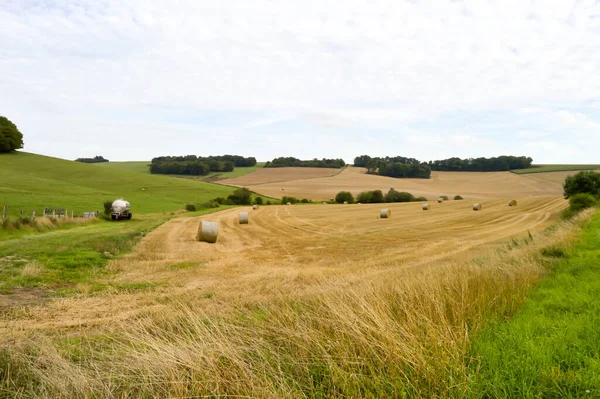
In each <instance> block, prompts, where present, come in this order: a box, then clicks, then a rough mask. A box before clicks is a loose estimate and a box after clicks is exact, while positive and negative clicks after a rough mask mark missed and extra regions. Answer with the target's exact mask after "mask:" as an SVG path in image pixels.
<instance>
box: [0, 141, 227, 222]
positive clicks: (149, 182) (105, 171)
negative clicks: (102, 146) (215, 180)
mask: <svg viewBox="0 0 600 399" xmlns="http://www.w3.org/2000/svg"><path fill="white" fill-rule="evenodd" d="M110 164H111V163H110V162H108V163H102V164H86V163H81V162H73V161H66V160H63V159H58V158H51V157H46V156H41V155H35V154H29V153H23V152H16V153H9V154H0V182H2V187H8V188H9V189H8V190H1V191H0V208H1V207H2V206H4V205H6V206H8V214H9V216H12V217H17V216H18V215H19V210H20V209H21V208H23V210H24V215H26V216H30V215H31V212H32V211H34V210H35V211H36V215H37V216H40V215H41V214H42V211H43V208H44V207H60V208H66V209H67V210H68V211H69V212H71V211H72V210H73V211H74V212H75V214H76V215H80V214H81V213H83V212H94V211H102V204H103V202H104V201H107V200H110V201H113V200H115V199H117V198H125V199H126V200H127V201H129V202H130V203H131V206H132V209H131V211H132V213H133V217H134V219H135V218H137V216H138V215H140V214H147V213H161V212H173V211H177V210H182V209H184V207H185V204H186V203H202V202H206V201H209V200H211V199H213V198H215V197H225V198H226V197H227V196H228V195H230V194H232V192H233V189H231V188H229V187H226V186H222V185H217V184H212V183H207V182H204V181H196V180H186V179H175V178H172V177H169V176H162V175H151V174H149V173H140V172H141V165H140V163H135V164H136V165H127V167H124V168H119V165H115V166H111V165H110ZM126 164H129V163H126Z"/></svg>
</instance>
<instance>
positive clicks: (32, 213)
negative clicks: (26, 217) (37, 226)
mask: <svg viewBox="0 0 600 399" xmlns="http://www.w3.org/2000/svg"><path fill="white" fill-rule="evenodd" d="M31 219H32V220H35V211H33V212H31Z"/></svg>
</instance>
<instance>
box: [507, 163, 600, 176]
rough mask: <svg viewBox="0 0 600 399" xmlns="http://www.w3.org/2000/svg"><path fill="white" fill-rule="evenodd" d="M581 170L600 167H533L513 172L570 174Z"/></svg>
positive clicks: (598, 168) (598, 167)
mask: <svg viewBox="0 0 600 399" xmlns="http://www.w3.org/2000/svg"><path fill="white" fill-rule="evenodd" d="M579 170H600V165H533V166H532V167H531V168H528V169H514V170H511V172H513V173H516V174H518V175H525V174H528V173H545V172H570V171H579Z"/></svg>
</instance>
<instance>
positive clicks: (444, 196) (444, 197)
mask: <svg viewBox="0 0 600 399" xmlns="http://www.w3.org/2000/svg"><path fill="white" fill-rule="evenodd" d="M440 198H441V199H443V200H444V201H448V196H447V195H440Z"/></svg>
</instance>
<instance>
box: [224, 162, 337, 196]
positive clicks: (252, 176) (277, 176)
mask: <svg viewBox="0 0 600 399" xmlns="http://www.w3.org/2000/svg"><path fill="white" fill-rule="evenodd" d="M340 171H341V169H332V168H296V167H290V168H260V169H258V170H257V171H255V172H252V173H248V174H247V175H244V176H241V177H236V178H233V179H225V180H223V181H220V183H223V184H228V185H231V186H248V185H256V184H266V183H277V182H286V181H290V180H298V179H314V178H317V177H330V176H335V175H337V174H339V173H340ZM282 188H284V186H282V187H279V190H281V189H282Z"/></svg>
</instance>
